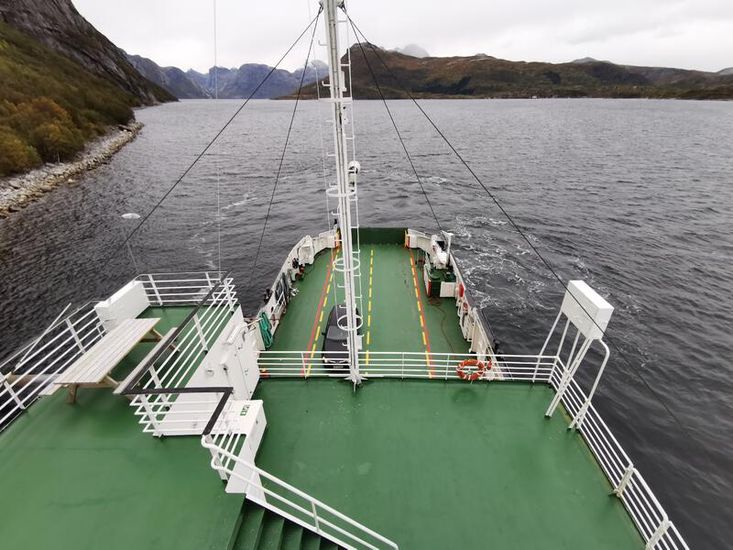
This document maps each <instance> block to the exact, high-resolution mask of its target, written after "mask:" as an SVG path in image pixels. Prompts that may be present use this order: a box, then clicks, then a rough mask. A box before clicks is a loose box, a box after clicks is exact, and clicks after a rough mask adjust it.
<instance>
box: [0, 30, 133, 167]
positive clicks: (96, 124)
mask: <svg viewBox="0 0 733 550" xmlns="http://www.w3.org/2000/svg"><path fill="white" fill-rule="evenodd" d="M138 103H139V102H138V100H137V99H136V98H135V97H134V96H132V95H130V94H128V93H126V92H124V91H122V90H120V89H118V88H117V87H115V86H114V85H113V84H111V83H110V82H107V81H106V80H104V79H102V78H99V77H97V76H95V75H93V74H92V73H90V72H89V71H87V70H86V69H84V68H83V67H82V66H81V65H79V64H78V63H76V62H74V61H72V60H71V59H68V58H66V57H64V56H62V55H59V54H57V53H55V52H54V51H53V50H51V49H49V48H47V47H45V46H44V45H42V44H41V43H40V42H38V41H37V40H35V39H33V38H31V37H29V36H27V35H25V34H23V33H21V32H19V31H16V30H15V29H12V28H11V27H9V26H8V25H6V24H4V23H0V176H5V175H10V174H16V173H20V172H24V171H27V170H30V169H32V168H35V167H37V166H39V165H40V164H42V163H43V162H59V161H65V160H69V159H71V158H73V157H74V156H75V155H76V154H77V153H78V152H79V151H81V150H82V149H83V148H84V144H85V143H86V142H87V141H88V140H90V139H93V138H95V137H98V136H100V135H102V134H104V133H105V132H106V131H107V130H108V129H109V127H110V126H113V125H120V124H126V123H128V122H130V121H131V120H133V119H134V115H133V112H132V107H133V106H135V105H137V104H138Z"/></svg>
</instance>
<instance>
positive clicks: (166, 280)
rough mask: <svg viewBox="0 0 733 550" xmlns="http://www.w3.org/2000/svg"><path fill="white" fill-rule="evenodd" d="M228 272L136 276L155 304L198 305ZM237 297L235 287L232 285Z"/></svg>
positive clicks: (232, 297) (234, 296) (233, 296)
mask: <svg viewBox="0 0 733 550" xmlns="http://www.w3.org/2000/svg"><path fill="white" fill-rule="evenodd" d="M225 276H226V274H225V273H224V272H222V271H192V272H180V273H143V274H141V275H138V276H137V277H135V280H136V281H140V282H141V283H143V287H144V288H145V293H146V295H147V297H148V300H149V301H150V305H153V306H156V305H157V306H172V305H197V304H199V303H200V302H201V300H202V299H203V298H204V297H205V296H206V294H207V293H208V292H209V291H210V290H211V289H212V288H213V287H214V286H215V285H216V284H217V283H219V281H221V280H222V279H223V278H225ZM231 291H232V293H233V295H232V296H231V299H232V300H234V299H235V298H236V292H235V291H234V287H233V286H232V287H231Z"/></svg>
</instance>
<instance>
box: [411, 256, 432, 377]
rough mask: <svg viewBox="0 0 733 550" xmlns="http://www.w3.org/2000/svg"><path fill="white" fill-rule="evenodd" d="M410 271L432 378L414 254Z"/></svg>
mask: <svg viewBox="0 0 733 550" xmlns="http://www.w3.org/2000/svg"><path fill="white" fill-rule="evenodd" d="M410 270H411V271H412V284H413V286H414V289H415V302H416V303H417V311H418V314H419V316H418V317H419V319H420V330H421V333H422V343H423V346H425V362H426V364H427V367H428V376H429V377H430V378H432V377H433V369H432V364H431V361H430V344H429V343H428V331H427V326H426V322H425V314H424V313H423V309H422V304H421V303H420V292H419V291H418V285H419V283H418V278H417V270H416V269H415V260H414V258H413V257H412V253H410Z"/></svg>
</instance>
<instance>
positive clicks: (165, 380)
mask: <svg viewBox="0 0 733 550" xmlns="http://www.w3.org/2000/svg"><path fill="white" fill-rule="evenodd" d="M187 275H189V274H175V275H173V276H171V275H169V274H168V275H162V277H165V278H160V277H158V278H156V277H154V276H149V275H141V276H139V277H138V280H141V281H145V279H147V280H148V285H147V286H146V292H147V293H148V298H149V299H151V300H152V298H151V296H155V297H158V296H159V297H160V301H162V303H163V305H175V304H178V305H183V304H186V301H187V300H193V298H192V296H195V297H196V303H197V304H198V307H196V308H195V309H194V310H193V311H192V312H191V313H190V314H189V315H188V316H187V317H186V319H185V320H184V322H183V323H182V324H181V325H180V326H179V327H178V328H177V329H176V330H175V331H174V332H172V333H170V334H169V335H167V336H166V340H165V342H163V343H162V345H161V346H160V348H159V351H158V352H157V353H156V355H154V356H153V357H151V358H150V359H149V360H148V364H147V365H145V366H143V368H142V369H141V372H140V376H139V377H138V378H137V379H135V380H133V381H131V382H130V384H129V386H128V388H126V389H125V391H123V393H129V390H130V389H131V388H132V387H133V386H134V387H135V388H136V391H135V392H133V393H131V395H134V397H133V398H132V400H131V402H130V406H131V407H133V410H134V414H135V415H136V416H137V417H138V418H139V422H140V424H141V425H142V426H143V431H145V432H150V433H153V434H155V435H162V434H165V435H175V433H177V432H179V433H182V434H183V433H189V431H190V429H191V428H190V424H191V413H192V412H193V411H196V412H197V415H198V418H204V417H206V418H208V417H209V416H210V415H211V412H212V411H213V409H214V407H215V404H216V403H217V402H218V397H217V396H216V394H215V393H213V392H210V393H207V392H205V391H202V392H201V395H200V397H199V398H198V399H192V398H191V396H190V395H186V396H185V397H184V398H181V395H182V394H181V392H179V391H176V390H178V389H180V388H184V387H185V386H186V384H187V382H188V381H189V380H190V378H191V376H192V375H193V373H194V372H195V371H196V368H197V367H198V366H199V365H200V364H201V362H202V361H203V360H204V357H205V356H206V354H207V353H208V351H209V350H210V349H211V347H212V346H213V344H214V342H215V341H216V338H217V337H218V335H219V334H220V332H221V330H222V329H223V328H224V326H226V323H227V322H228V321H229V319H230V317H231V315H232V313H233V312H234V310H235V309H236V308H237V302H236V290H235V288H234V283H233V281H232V279H231V278H229V277H225V278H223V279H219V278H214V277H213V276H212V275H211V274H208V273H207V274H205V276H201V274H190V276H188V277H187ZM218 275H219V274H218V272H217V276H218ZM187 281H193V283H192V284H186V282H187ZM171 285H175V286H179V287H181V288H180V289H179V290H182V292H183V294H181V293H178V294H175V295H174V296H173V297H170V296H169V295H171V294H174V293H173V289H172V288H171ZM202 285H203V286H202ZM181 296H185V297H183V298H182V297H181ZM156 299H157V298H156ZM166 299H170V300H171V301H169V302H166ZM160 389H168V390H170V391H167V392H160V391H155V390H160ZM146 390H148V391H146ZM180 399H182V400H183V401H184V402H185V403H179V404H178V405H175V406H174V404H175V403H176V402H177V401H179V400H180ZM184 404H185V406H182V405H184ZM199 409H200V410H199ZM176 424H179V425H180V426H181V427H180V429H177V428H176ZM161 426H165V429H164V430H163V429H162V428H161Z"/></svg>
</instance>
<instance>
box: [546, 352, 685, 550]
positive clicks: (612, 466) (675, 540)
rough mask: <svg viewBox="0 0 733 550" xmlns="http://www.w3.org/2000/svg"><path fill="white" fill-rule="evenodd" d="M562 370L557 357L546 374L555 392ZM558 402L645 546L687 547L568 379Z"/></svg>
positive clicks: (560, 380)
mask: <svg viewBox="0 0 733 550" xmlns="http://www.w3.org/2000/svg"><path fill="white" fill-rule="evenodd" d="M564 371H565V365H564V364H563V363H562V361H560V360H559V358H558V360H557V368H555V369H553V371H552V374H551V377H550V384H551V386H552V387H553V388H554V389H555V390H556V391H557V390H558V389H559V388H560V384H561V383H562V378H563V372H564ZM562 403H563V406H564V407H565V409H566V410H567V412H568V414H569V415H570V416H571V417H572V418H573V423H572V424H573V425H574V426H575V428H576V429H577V430H578V431H579V432H580V434H581V435H582V436H583V439H584V440H585V442H586V444H587V445H588V447H589V448H590V450H591V452H592V453H593V455H594V456H595V457H596V460H597V462H598V464H600V466H601V468H602V470H603V472H604V473H605V475H606V477H607V478H608V480H609V482H610V483H611V486H612V487H613V492H614V494H616V496H618V498H620V499H621V501H622V502H623V504H624V506H625V507H626V510H627V511H628V513H629V515H630V516H631V518H632V520H633V521H634V523H635V524H636V527H637V529H638V530H639V532H640V533H641V535H642V536H643V538H644V541H645V542H646V548H648V549H652V548H664V549H669V550H676V549H688V548H689V547H688V546H687V543H686V542H685V541H684V539H683V538H682V536H681V535H680V533H679V531H678V530H677V527H676V526H675V525H674V524H673V523H672V522H671V521H670V520H669V517H668V516H667V513H666V512H665V511H664V509H663V508H662V505H661V504H660V503H659V500H657V497H656V496H654V493H653V492H652V490H651V488H650V487H649V485H648V484H647V482H646V481H645V480H644V478H643V477H642V475H641V474H640V473H639V471H638V470H637V469H636V467H635V466H634V463H633V462H632V461H631V459H630V458H629V456H628V455H627V454H626V451H624V449H623V447H622V446H621V444H620V443H619V442H618V440H617V439H616V437H615V436H614V435H613V433H612V432H611V430H610V428H609V427H608V425H607V424H606V423H605V421H604V420H603V418H602V417H601V415H600V413H599V412H598V410H597V409H596V408H595V407H594V406H593V404H592V403H588V399H587V396H586V394H585V392H584V391H583V390H582V388H581V387H580V385H578V383H577V382H576V381H575V380H574V379H571V380H570V384H569V385H568V388H567V390H566V391H565V393H564V394H563V397H562Z"/></svg>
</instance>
